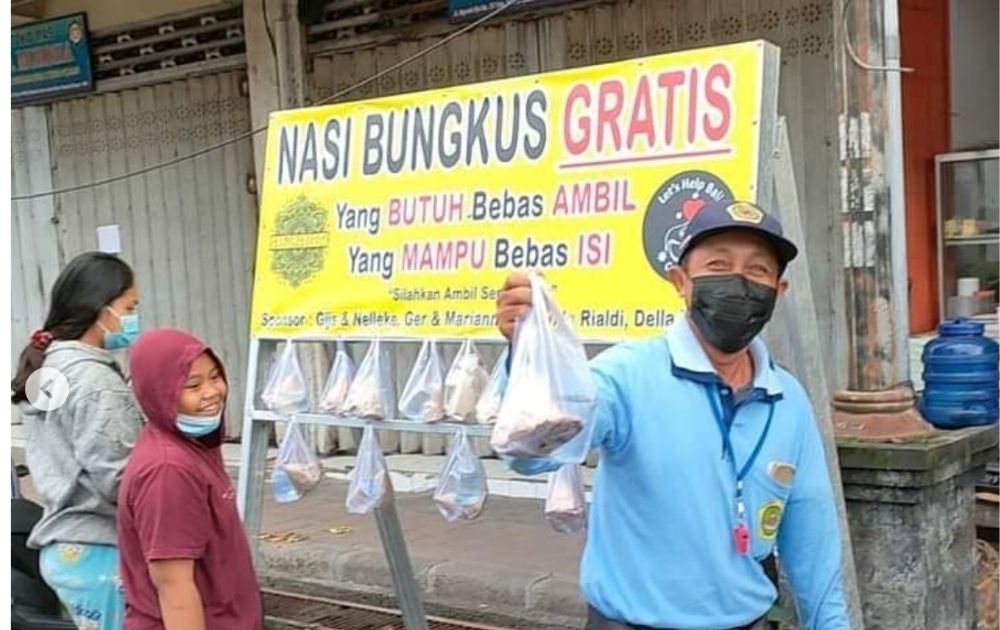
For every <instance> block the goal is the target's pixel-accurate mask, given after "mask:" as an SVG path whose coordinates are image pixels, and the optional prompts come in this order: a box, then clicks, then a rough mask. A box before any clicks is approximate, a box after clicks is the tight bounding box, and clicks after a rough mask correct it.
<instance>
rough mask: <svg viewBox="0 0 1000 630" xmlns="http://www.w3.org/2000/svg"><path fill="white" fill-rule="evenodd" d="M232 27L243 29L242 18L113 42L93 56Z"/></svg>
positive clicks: (96, 50) (95, 50)
mask: <svg viewBox="0 0 1000 630" xmlns="http://www.w3.org/2000/svg"><path fill="white" fill-rule="evenodd" d="M233 26H237V27H240V28H243V18H234V19H232V20H222V21H221V22H213V23H212V24H206V25H204V26H194V27H191V28H185V29H183V30H180V31H172V32H170V33H164V34H162V35H150V36H149V37H143V38H141V39H135V40H130V41H127V42H115V43H113V44H103V45H101V46H95V47H94V48H93V56H94V57H97V56H99V55H102V54H108V53H113V52H121V51H123V50H132V49H134V48H139V47H141V46H149V45H151V44H159V43H162V42H169V41H173V40H178V41H179V40H181V39H182V38H184V37H192V36H195V35H204V34H205V33H213V32H215V31H225V30H226V29H228V28H230V27H233ZM180 50H185V49H183V48H182V49H180ZM96 67H97V69H98V70H100V69H102V68H103V67H104V66H102V65H101V64H100V63H98V64H97V65H96Z"/></svg>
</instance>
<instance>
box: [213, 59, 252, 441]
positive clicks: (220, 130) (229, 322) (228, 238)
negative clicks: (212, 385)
mask: <svg viewBox="0 0 1000 630" xmlns="http://www.w3.org/2000/svg"><path fill="white" fill-rule="evenodd" d="M205 87H206V89H207V90H208V94H210V95H211V94H215V95H217V97H216V99H217V102H218V106H217V107H215V108H214V110H215V111H216V113H215V115H214V117H213V118H211V119H210V125H209V127H208V130H207V131H208V134H209V135H208V136H207V137H206V138H205V142H206V143H207V144H213V143H215V142H218V141H219V140H221V139H223V138H232V137H235V136H236V135H238V134H240V133H243V132H245V131H247V129H248V128H249V126H250V118H249V111H248V109H247V108H248V104H247V99H246V97H245V96H243V95H241V94H240V88H239V75H238V74H237V73H226V74H220V75H216V76H213V77H209V78H208V80H207V82H206V86H205ZM249 142H250V141H249V140H244V141H241V142H240V143H238V144H230V145H228V146H226V147H225V148H223V149H221V150H219V151H218V152H216V153H215V154H214V155H210V156H208V157H209V158H210V159H211V160H212V162H214V168H213V172H214V176H213V177H212V179H210V180H209V186H210V187H211V191H210V194H211V196H212V198H213V199H216V200H217V201H215V202H214V211H213V214H212V227H211V229H212V230H213V231H214V232H215V234H216V235H217V238H218V240H219V245H221V247H220V246H216V247H215V250H216V264H217V265H218V268H219V269H220V271H221V277H220V282H221V284H220V286H219V289H218V290H219V295H221V296H225V300H226V302H227V303H229V304H230V305H231V308H229V309H227V318H226V320H225V321H224V323H223V326H224V331H223V334H224V337H223V338H222V341H221V342H220V343H223V344H224V347H225V353H226V355H227V356H228V357H230V359H229V360H230V362H232V363H233V364H235V365H245V364H246V363H245V362H246V360H247V343H248V341H247V338H246V331H247V330H249V321H250V315H249V295H250V291H251V287H252V277H251V274H250V273H249V272H248V270H247V267H246V263H245V262H244V261H243V260H242V255H241V251H242V252H245V251H246V248H247V247H249V248H253V247H254V245H255V244H256V231H255V230H248V229H247V227H246V226H245V223H246V222H247V218H246V217H247V214H248V212H253V210H252V207H251V208H247V203H246V200H245V195H246V193H245V192H244V182H245V181H246V176H247V174H248V173H250V172H252V169H253V163H252V159H249V158H248V157H247V155H246V152H247V151H248V148H249V146H248V145H249ZM240 145H242V147H241V146H240ZM255 224H256V221H254V225H255ZM208 246H209V247H212V245H211V244H209V245H208ZM244 255H245V254H244ZM244 379H245V376H244V374H243V373H242V371H240V372H239V373H237V374H236V378H235V379H234V380H233V384H232V387H231V389H232V390H233V393H232V394H231V395H230V400H232V401H233V402H231V403H230V408H231V409H232V410H233V412H234V415H235V413H241V414H242V413H243V409H242V406H243V400H244V390H245V388H246V382H245V380H244ZM240 430H242V428H240ZM230 436H231V437H239V431H233V430H232V429H230Z"/></svg>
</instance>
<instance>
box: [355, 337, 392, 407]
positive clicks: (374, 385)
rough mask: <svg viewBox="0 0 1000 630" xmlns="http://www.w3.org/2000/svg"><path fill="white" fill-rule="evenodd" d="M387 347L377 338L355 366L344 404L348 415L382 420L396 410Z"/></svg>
mask: <svg viewBox="0 0 1000 630" xmlns="http://www.w3.org/2000/svg"><path fill="white" fill-rule="evenodd" d="M391 367H392V366H391V365H390V363H389V356H388V352H387V351H386V348H385V347H384V346H383V345H382V342H381V341H380V340H378V339H375V340H374V341H372V343H371V346H370V347H369V348H368V353H367V354H365V358H364V359H363V360H362V361H361V365H360V366H358V372H357V374H355V375H354V382H352V383H351V389H350V390H349V391H348V393H347V400H346V401H345V403H344V408H345V412H346V414H347V415H351V416H360V417H362V418H373V419H376V420H384V419H385V418H387V417H389V415H391V414H392V413H393V411H394V410H395V409H396V400H395V392H394V391H393V389H392V373H391Z"/></svg>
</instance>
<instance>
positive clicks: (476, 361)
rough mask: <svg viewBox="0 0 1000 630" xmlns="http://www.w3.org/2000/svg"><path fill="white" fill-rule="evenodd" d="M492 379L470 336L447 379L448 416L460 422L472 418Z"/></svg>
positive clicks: (459, 351) (460, 349)
mask: <svg viewBox="0 0 1000 630" xmlns="http://www.w3.org/2000/svg"><path fill="white" fill-rule="evenodd" d="M489 378H490V374H489V372H487V371H486V365H485V364H484V363H483V359H482V357H480V356H479V351H478V350H477V349H476V344H475V343H473V342H472V340H471V339H466V340H465V341H464V342H462V347H461V348H459V349H458V354H457V355H455V360H454V361H453V362H452V364H451V369H449V370H448V376H447V378H445V380H444V400H445V403H444V408H445V413H447V414H448V417H449V418H452V419H454V420H457V421H459V422H465V421H466V420H471V419H472V417H473V416H474V415H475V413H476V403H477V402H478V401H479V397H480V396H482V395H483V390H484V389H486V381H488V380H489Z"/></svg>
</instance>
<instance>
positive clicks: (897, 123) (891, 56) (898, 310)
mask: <svg viewBox="0 0 1000 630" xmlns="http://www.w3.org/2000/svg"><path fill="white" fill-rule="evenodd" d="M883 6H884V15H885V18H884V19H885V65H886V66H888V67H889V68H894V69H895V70H890V71H886V72H885V88H886V112H885V115H886V122H887V123H888V130H887V133H886V143H885V145H886V146H885V171H886V173H885V176H886V180H887V182H888V187H889V217H890V219H889V227H890V231H891V237H890V243H889V246H890V248H891V249H892V274H893V277H894V278H895V279H896V281H895V282H894V283H893V291H892V302H893V306H894V309H893V311H894V315H895V323H896V327H895V330H896V353H897V359H896V374H895V379H896V381H895V382H897V383H903V382H907V381H909V380H910V309H909V303H910V299H909V298H910V295H909V273H908V265H907V262H906V182H905V178H904V156H905V153H904V152H903V88H902V77H901V76H900V72H901V70H900V54H901V53H900V43H899V4H898V0H885V3H884V5H883Z"/></svg>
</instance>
